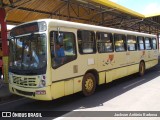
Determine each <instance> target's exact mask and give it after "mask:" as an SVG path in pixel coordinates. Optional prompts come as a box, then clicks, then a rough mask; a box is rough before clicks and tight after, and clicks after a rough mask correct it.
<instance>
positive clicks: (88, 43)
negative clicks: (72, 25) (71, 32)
mask: <svg viewBox="0 0 160 120" xmlns="http://www.w3.org/2000/svg"><path fill="white" fill-rule="evenodd" d="M77 37H78V47H79V53H80V54H92V53H96V42H95V33H94V32H93V31H87V30H78V31H77Z"/></svg>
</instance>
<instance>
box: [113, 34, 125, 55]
mask: <svg viewBox="0 0 160 120" xmlns="http://www.w3.org/2000/svg"><path fill="white" fill-rule="evenodd" d="M118 35H121V36H122V37H124V38H125V40H123V39H122V40H123V44H124V50H122V51H117V50H116V41H117V40H116V38H115V37H116V36H118ZM126 39H127V37H126V35H125V34H118V33H114V50H115V51H116V52H126V51H127V45H126Z"/></svg>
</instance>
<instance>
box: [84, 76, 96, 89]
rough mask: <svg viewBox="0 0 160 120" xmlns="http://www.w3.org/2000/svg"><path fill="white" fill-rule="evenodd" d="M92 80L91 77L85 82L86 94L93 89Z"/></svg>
mask: <svg viewBox="0 0 160 120" xmlns="http://www.w3.org/2000/svg"><path fill="white" fill-rule="evenodd" d="M93 84H94V83H93V80H92V78H91V77H89V78H87V80H86V82H85V89H86V91H87V92H91V91H92V89H93Z"/></svg>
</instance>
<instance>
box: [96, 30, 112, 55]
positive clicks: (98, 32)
mask: <svg viewBox="0 0 160 120" xmlns="http://www.w3.org/2000/svg"><path fill="white" fill-rule="evenodd" d="M98 34H107V35H110V36H109V37H110V40H111V42H110V43H112V45H111V47H112V51H107V50H105V51H102V52H100V50H99V47H98V46H99V43H104V44H105V43H108V42H107V41H106V40H105V41H104V42H99V41H98ZM96 41H97V51H98V53H100V54H101V53H112V52H114V42H113V34H112V33H109V32H100V31H97V32H96ZM101 41H102V40H101Z"/></svg>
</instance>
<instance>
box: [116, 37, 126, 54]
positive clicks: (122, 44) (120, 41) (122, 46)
mask: <svg viewBox="0 0 160 120" xmlns="http://www.w3.org/2000/svg"><path fill="white" fill-rule="evenodd" d="M114 39H115V50H116V51H117V52H121V51H126V36H125V35H120V34H115V35H114Z"/></svg>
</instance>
